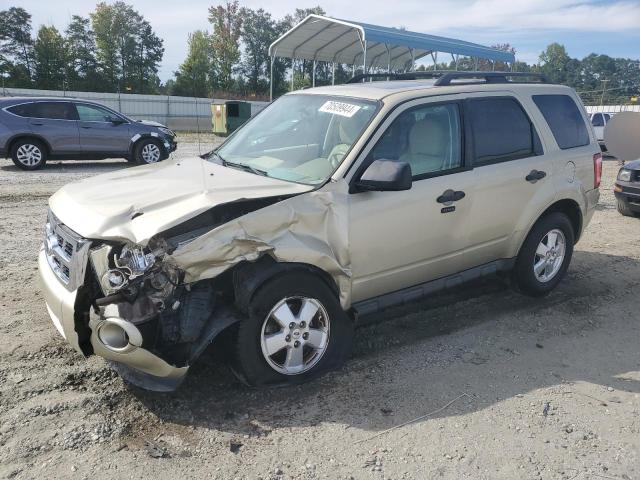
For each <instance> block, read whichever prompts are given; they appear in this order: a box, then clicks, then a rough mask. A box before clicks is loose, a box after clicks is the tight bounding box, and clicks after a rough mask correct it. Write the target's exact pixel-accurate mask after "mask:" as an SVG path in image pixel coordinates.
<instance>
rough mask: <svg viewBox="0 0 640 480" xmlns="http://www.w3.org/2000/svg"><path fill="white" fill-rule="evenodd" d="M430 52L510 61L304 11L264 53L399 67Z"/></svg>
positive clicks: (466, 46) (474, 47)
mask: <svg viewBox="0 0 640 480" xmlns="http://www.w3.org/2000/svg"><path fill="white" fill-rule="evenodd" d="M435 52H444V53H450V54H451V55H452V56H458V55H463V56H468V57H475V58H484V59H487V60H494V61H502V62H508V63H511V64H513V62H514V61H515V56H514V55H513V54H512V53H509V52H504V51H500V50H496V49H494V48H490V47H485V46H483V45H478V44H475V43H471V42H465V41H463V40H457V39H454V38H446V37H438V36H435V35H427V34H425V33H417V32H410V31H407V30H400V29H397V28H388V27H380V26H377V25H370V24H366V23H361V22H353V21H347V20H339V19H335V18H330V17H324V16H320V15H309V16H308V17H307V18H305V19H304V20H302V21H301V22H300V23H298V24H297V25H296V26H294V27H293V28H292V29H291V30H289V31H288V32H286V33H285V34H283V35H282V36H281V37H280V38H278V39H277V40H276V41H275V42H273V43H272V44H271V46H270V47H269V56H271V57H272V58H273V57H285V58H296V59H305V60H316V61H321V62H335V63H345V64H349V65H354V64H358V65H365V66H366V68H367V69H369V68H371V67H383V68H391V69H405V68H407V66H408V65H409V64H410V63H412V61H414V60H416V59H418V58H421V57H424V56H425V55H428V54H430V53H431V54H433V53H435Z"/></svg>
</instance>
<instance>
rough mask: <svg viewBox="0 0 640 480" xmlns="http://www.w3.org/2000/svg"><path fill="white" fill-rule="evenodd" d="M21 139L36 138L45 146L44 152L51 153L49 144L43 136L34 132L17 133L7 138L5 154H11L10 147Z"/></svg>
mask: <svg viewBox="0 0 640 480" xmlns="http://www.w3.org/2000/svg"><path fill="white" fill-rule="evenodd" d="M23 139H33V140H38V141H39V142H41V143H42V144H43V145H44V147H45V148H46V150H47V151H46V152H45V153H46V154H47V155H51V154H52V150H51V144H50V143H49V142H48V141H47V140H46V139H45V138H44V137H43V136H41V135H38V134H36V133H18V134H16V135H14V136H13V137H11V138H10V139H9V140H7V155H11V149H12V148H13V146H14V145H15V144H16V142H18V141H20V140H23Z"/></svg>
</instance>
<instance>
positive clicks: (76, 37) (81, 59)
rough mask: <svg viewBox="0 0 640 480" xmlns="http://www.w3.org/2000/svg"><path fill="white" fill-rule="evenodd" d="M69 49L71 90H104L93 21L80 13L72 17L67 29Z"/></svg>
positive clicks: (67, 48)
mask: <svg viewBox="0 0 640 480" xmlns="http://www.w3.org/2000/svg"><path fill="white" fill-rule="evenodd" d="M65 43H66V50H67V58H68V61H67V65H66V74H65V75H66V81H67V87H68V88H69V90H80V91H91V90H94V91H95V90H98V91H100V90H102V88H101V85H102V83H103V82H102V78H101V76H100V72H99V65H98V60H97V59H96V37H95V33H94V32H93V30H92V29H91V21H90V20H89V19H88V18H84V17H81V16H78V15H73V16H72V17H71V22H70V23H69V26H68V27H67V29H66V30H65Z"/></svg>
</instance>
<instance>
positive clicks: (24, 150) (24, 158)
mask: <svg viewBox="0 0 640 480" xmlns="http://www.w3.org/2000/svg"><path fill="white" fill-rule="evenodd" d="M10 153H11V160H13V163H14V164H15V166H16V167H18V168H20V169H22V170H38V169H40V168H42V167H44V166H45V164H46V163H47V149H46V147H45V146H44V144H43V143H42V142H41V141H40V140H36V139H32V138H25V139H20V140H18V141H16V142H15V143H14V144H13V145H12V146H11V152H10Z"/></svg>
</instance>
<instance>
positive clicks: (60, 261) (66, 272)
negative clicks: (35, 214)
mask: <svg viewBox="0 0 640 480" xmlns="http://www.w3.org/2000/svg"><path fill="white" fill-rule="evenodd" d="M89 246H90V242H89V241H88V240H87V239H85V238H82V237H81V236H80V235H78V234H77V233H76V232H74V231H73V230H71V229H70V228H69V227H67V226H66V225H64V224H63V223H62V222H61V221H60V220H59V219H58V218H57V217H56V216H55V215H54V214H53V213H52V212H51V211H49V217H48V221H47V224H46V225H45V238H44V248H45V252H46V255H47V260H48V262H49V266H50V267H51V270H53V273H54V274H55V275H56V276H57V277H58V279H59V280H60V281H61V282H62V283H63V284H64V285H65V287H67V289H68V290H70V291H73V290H76V289H77V288H78V287H79V286H80V285H81V284H82V282H83V280H84V273H85V270H86V266H87V255H88V250H89Z"/></svg>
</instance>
